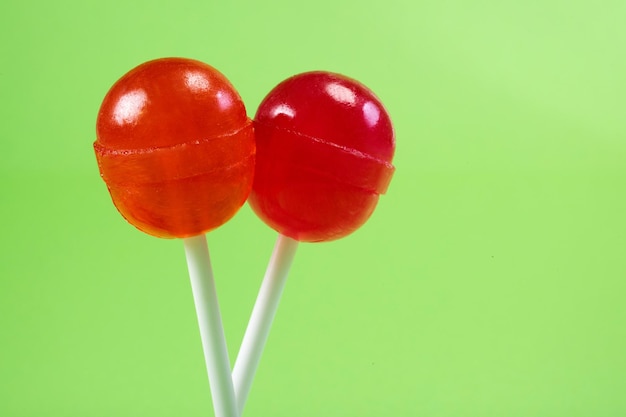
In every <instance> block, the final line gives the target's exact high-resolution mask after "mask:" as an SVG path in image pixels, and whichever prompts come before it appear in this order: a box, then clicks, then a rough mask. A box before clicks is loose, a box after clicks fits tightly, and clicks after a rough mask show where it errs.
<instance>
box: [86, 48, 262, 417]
mask: <svg viewBox="0 0 626 417" xmlns="http://www.w3.org/2000/svg"><path fill="white" fill-rule="evenodd" d="M96 130H97V139H96V142H95V143H94V148H95V151H96V158H97V160H98V166H99V168H100V175H101V176H102V178H103V179H104V181H105V182H106V184H107V187H108V189H109V192H110V194H111V198H112V199H113V203H114V204H115V206H116V207H117V209H118V210H119V212H120V213H121V214H122V216H124V218H126V220H128V221H129V222H130V223H131V224H132V225H134V226H135V227H137V228H138V229H139V230H142V231H144V232H146V233H149V234H151V235H154V236H157V237H164V238H174V237H178V238H184V239H183V242H184V245H185V251H186V256H187V264H188V267H189V275H190V278H191V285H192V290H193V296H194V302H195V305H196V313H197V316H198V324H199V327H200V335H201V338H202V345H203V349H204V356H205V361H206V366H207V371H208V374H209V382H210V385H211V393H212V397H213V406H214V408H215V415H216V417H238V416H239V413H238V410H237V405H236V403H235V394H234V390H233V383H232V379H231V370H230V362H229V359H228V351H227V349H226V341H225V338H224V329H223V326H222V320H221V315H220V312H219V306H218V302H217V294H216V291H215V283H214V280H213V273H212V271H211V264H210V259H209V252H208V248H207V243H206V239H205V236H204V233H205V232H207V231H209V230H212V229H215V228H216V227H218V226H220V225H222V224H223V223H224V222H226V221H227V220H228V219H230V218H231V217H232V216H234V215H235V213H236V212H237V211H238V210H239V208H240V207H241V206H242V205H243V203H244V202H245V201H246V198H247V197H248V194H249V193H250V189H251V187H252V177H253V173H254V158H255V144H254V132H253V128H252V123H251V121H250V119H248V117H247V115H246V109H245V107H244V105H243V102H242V100H241V98H240V97H239V94H237V92H236V91H235V89H234V87H233V86H232V85H231V84H230V82H229V81H228V80H227V79H226V77H224V76H223V75H222V74H221V73H220V72H218V71H217V70H216V69H215V68H213V67H211V66H209V65H207V64H204V63H202V62H198V61H194V60H190V59H183V58H165V59H157V60H154V61H150V62H146V63H144V64H142V65H139V66H138V67H136V68H134V69H133V70H131V71H130V72H128V73H127V74H126V75H124V76H123V77H122V78H121V79H120V80H119V81H117V82H116V83H115V84H114V85H113V87H112V88H111V90H110V91H109V92H108V94H107V95H106V97H105V98H104V101H103V103H102V106H101V108H100V112H99V114H98V121H97V126H96Z"/></svg>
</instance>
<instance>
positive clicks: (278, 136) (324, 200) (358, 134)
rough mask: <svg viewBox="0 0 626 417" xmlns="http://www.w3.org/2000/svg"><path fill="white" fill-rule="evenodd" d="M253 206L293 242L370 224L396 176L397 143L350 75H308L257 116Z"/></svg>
mask: <svg viewBox="0 0 626 417" xmlns="http://www.w3.org/2000/svg"><path fill="white" fill-rule="evenodd" d="M254 125H255V137H256V141H257V159H256V171H255V179H254V184H253V188H252V192H251V194H250V198H249V200H248V201H249V202H250V205H251V207H252V208H253V210H254V211H255V213H256V214H257V215H258V216H259V217H260V218H261V219H262V220H263V221H264V222H265V223H267V224H268V225H269V226H270V227H272V228H273V229H275V230H276V231H278V232H279V233H281V234H283V235H286V236H289V237H291V238H293V239H296V240H299V241H305V242H320V241H329V240H334V239H339V238H341V237H344V236H346V235H348V234H350V233H352V232H354V231H355V230H357V229H358V228H359V227H360V226H361V225H363V224H364V223H365V222H366V221H367V219H368V218H369V217H370V215H371V214H372V212H373V211H374V208H375V207H376V204H377V202H378V198H379V195H380V194H383V193H384V192H385V191H386V190H387V187H388V185H389V182H390V180H391V177H392V175H393V172H394V167H393V165H392V164H391V160H392V158H393V154H394V151H395V138H394V131H393V127H392V124H391V120H390V118H389V115H388V114H387V111H386V110H385V108H384V107H383V105H382V103H381V102H380V100H379V99H378V98H377V97H376V96H375V95H374V93H372V91H370V90H369V89H368V88H367V87H365V86H364V85H363V84H361V83H359V82H358V81H355V80H353V79H351V78H348V77H345V76H343V75H339V74H334V73H329V72H320V71H316V72H308V73H304V74H299V75H296V76H293V77H291V78H289V79H287V80H285V81H283V82H282V83H280V84H279V85H278V86H276V87H275V88H274V89H273V90H272V91H271V92H270V93H269V94H268V95H267V96H266V97H265V99H264V100H263V101H262V103H261V105H260V106H259V109H258V111H257V113H256V116H255V120H254Z"/></svg>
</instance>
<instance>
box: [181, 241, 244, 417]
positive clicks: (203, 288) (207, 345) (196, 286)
mask: <svg viewBox="0 0 626 417" xmlns="http://www.w3.org/2000/svg"><path fill="white" fill-rule="evenodd" d="M183 243H184V245H185V255H186V257H187V267H188V268H189V277H190V278H191V289H192V291H193V299H194V303H195V305H196V314H197V316H198V325H199V327H200V337H201V339H202V348H203V350H204V359H205V362H206V367H207V371H208V374H209V385H210V387H211V396H212V398H213V408H214V409H215V416H216V417H238V416H239V414H238V412H237V405H236V403H235V392H234V390H233V381H232V379H231V374H230V362H229V359H228V351H227V350H226V338H225V337H224V328H223V326H222V318H221V316H220V309H219V305H218V302H217V293H216V291H215V282H214V280H213V271H212V270H211V259H210V258H209V249H208V246H207V243H206V238H205V236H204V235H199V236H194V237H189V238H186V239H183Z"/></svg>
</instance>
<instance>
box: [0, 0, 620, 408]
mask: <svg viewBox="0 0 626 417" xmlns="http://www.w3.org/2000/svg"><path fill="white" fill-rule="evenodd" d="M625 21H626V2H624V1H623V0H614V1H603V0H596V1H591V0H587V1H565V0H545V1H496V0H482V1H480V0H479V1H464V0H445V1H441V0H429V1H420V0H417V1H410V0H404V1H402V0H389V1H385V2H383V1H378V2H367V1H363V0H361V1H356V0H352V1H345V2H342V1H331V0H323V1H311V2H297V1H288V2H287V1H284V2H280V1H273V0H268V1H263V2H249V3H245V2H227V1H219V2H218V1H210V0H209V1H206V0H205V1H190V0H179V1H175V2H166V1H137V2H132V1H121V0H112V1H106V2H90V1H86V2H85V1H63V0H61V1H55V2H44V1H39V2H19V1H17V0H8V1H4V2H2V3H1V4H0V42H1V45H2V55H1V58H0V59H1V60H2V61H1V63H2V65H1V66H0V94H1V98H2V100H1V104H0V114H1V121H0V186H1V193H0V219H1V220H0V222H1V223H0V224H1V226H2V235H1V237H0V415H1V416H10V417H13V416H15V417H22V416H24V417H26V416H47V417H48V416H52V417H54V416H81V417H83V416H94V417H98V416H118V417H122V416H150V417H158V416H185V417H193V416H210V415H211V413H212V411H211V399H210V395H209V391H208V382H207V379H206V371H205V369H204V362H203V358H202V350H201V346H200V338H199V334H198V329H197V324H196V319H195V313H194V308H193V302H192V297H191V290H190V285H189V280H188V277H187V271H186V265H185V259H184V253H183V247H182V243H181V242H180V241H175V240H160V239H156V238H152V237H149V236H147V235H144V234H142V233H140V232H138V231H137V230H135V229H134V228H133V227H131V226H129V225H128V224H127V223H125V221H124V220H123V219H122V218H121V216H120V215H119V214H118V213H117V212H116V210H115V208H114V207H113V205H112V204H111V201H110V198H109V196H108V194H107V191H106V188H105V185H104V183H103V182H102V181H101V179H100V178H99V176H98V170H97V166H96V161H95V157H94V154H93V150H92V142H93V141H94V139H95V120H96V115H97V112H98V108H99V105H100V102H101V100H102V98H103V97H104V95H105V93H106V92H107V90H108V88H109V87H110V86H111V85H112V84H113V82H115V81H116V80H117V79H118V78H119V77H120V76H121V75H122V74H124V73H125V72H126V71H128V70H129V69H131V68H132V67H134V66H136V65H138V64H139V63H141V62H144V61H147V60H150V59H153V58H158V57H164V56H183V57H189V58H195V59H199V60H201V61H205V62H207V63H209V64H211V65H213V66H215V67H216V68H218V69H219V70H220V71H222V72H223V73H224V74H226V75H227V76H228V77H229V78H230V80H231V81H232V82H233V84H234V85H235V86H236V87H237V89H238V90H239V92H240V94H241V96H242V97H243V99H244V101H245V103H246V105H247V107H248V109H249V112H250V114H251V115H252V114H254V112H255V111H256V108H257V105H258V103H259V102H260V101H261V99H262V98H263V96H264V95H265V94H266V93H267V92H268V91H269V90H270V89H271V88H272V87H273V86H274V85H276V84H277V83H278V82H279V81H281V80H283V79H284V78H286V77H288V76H290V75H293V74H296V73H298V72H302V71H308V70H314V69H324V70H330V71H335V72H340V73H344V74H346V75H349V76H351V77H354V78H357V79H359V80H361V81H362V82H363V83H365V84H366V85H368V86H369V87H371V88H372V89H373V90H374V91H375V92H376V93H377V94H378V95H379V96H380V98H381V99H382V100H383V102H385V104H386V106H387V108H388V110H389V112H390V114H391V116H392V118H393V120H394V123H395V127H396V133H397V156H396V159H395V160H394V163H395V165H396V167H397V172H396V175H395V178H394V180H393V182H392V184H391V187H390V189H389V192H388V194H387V195H385V196H384V197H382V198H381V201H380V204H379V206H378V208H377V211H376V213H375V214H374V216H373V217H372V218H371V219H370V221H369V222H368V224H366V225H365V226H364V227H363V228H362V229H360V230H359V231H358V232H357V233H355V234H353V235H351V236H350V237H348V238H346V239H343V240H340V241H337V242H332V243H327V244H303V245H301V247H300V249H299V252H298V255H297V257H296V260H295V263H294V266H293V269H292V273H291V276H290V279H289V282H288V283H287V288H286V290H285V294H284V297H283V301H282V303H281V306H280V308H279V311H278V315H277V319H276V322H275V324H274V327H273V329H272V333H271V335H270V339H269V343H268V345H267V348H266V351H265V354H264V356H263V359H262V362H261V366H260V368H259V372H258V375H257V378H256V380H255V383H254V385H253V387H252V392H251V395H250V398H249V402H248V406H247V408H246V412H245V415H247V416H285V417H293V416H303V417H304V416H324V417H333V416H337V417H338V416H342V417H343V416H358V417H370V416H371V417H374V416H376V417H379V416H422V417H427V416H433V417H434V416H437V417H443V416H450V417H458V416H463V417H470V416H476V417H488V416H498V417H500V416H507V417H515V416H520V417H528V416H533V417H557V416H567V417H575V416H584V417H589V416H593V417H601V416H607V417H616V416H621V415H626V395H624V391H625V390H626V354H625V351H626V323H625V321H626V303H625V302H624V299H625V292H626V284H625V283H624V279H625V278H626V259H625V249H626V220H625V216H624V214H625V213H626V197H625V185H626V164H625V162H626V115H625V110H626V99H625V97H626V54H625V53H624V45H626V25H624V22H625ZM274 239H275V233H274V232H273V231H271V230H269V229H268V228H267V227H266V226H265V225H264V224H262V223H261V222H260V221H259V220H258V219H257V218H256V217H255V216H254V214H253V213H252V211H251V210H250V209H249V208H248V207H247V206H246V207H244V208H243V209H242V210H241V212H240V213H239V214H238V215H237V216H235V218H234V219H232V220H231V221H230V222H229V223H228V224H226V225H225V226H223V227H222V228H220V229H219V230H217V231H215V232H212V233H210V235H209V237H208V240H209V247H210V249H211V256H212V259H213V264H214V269H215V274H216V280H217V286H218V292H219V296H220V303H221V308H222V314H223V317H224V325H225V330H226V336H227V339H228V343H229V351H230V355H231V358H234V356H235V355H236V352H237V349H238V346H239V343H240V341H241V337H242V335H243V331H244V329H245V325H246V323H247V319H248V315H249V313H250V310H251V308H252V304H253V302H254V298H255V295H256V292H257V289H258V286H259V284H260V280H261V278H262V275H263V272H264V269H265V265H266V263H267V260H268V259H269V255H270V253H271V250H272V246H273V242H274Z"/></svg>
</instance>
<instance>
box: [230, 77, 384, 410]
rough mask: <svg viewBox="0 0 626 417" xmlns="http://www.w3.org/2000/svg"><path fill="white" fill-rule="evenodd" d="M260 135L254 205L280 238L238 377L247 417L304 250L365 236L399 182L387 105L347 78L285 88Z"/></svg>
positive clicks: (260, 116)
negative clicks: (301, 246) (303, 245)
mask: <svg viewBox="0 0 626 417" xmlns="http://www.w3.org/2000/svg"><path fill="white" fill-rule="evenodd" d="M254 125H255V137H256V141H257V158H256V170H255V178H254V184H253V188H252V193H251V194H250V198H249V202H250V205H251V207H252V209H253V210H254V211H255V213H256V214H257V215H258V216H259V217H260V218H261V219H262V220H263V221H264V222H265V223H266V224H268V225H269V226H270V227H272V228H273V229H274V230H276V231H277V232H278V233H279V236H278V240H277V243H276V246H275V248H274V252H273V254H272V258H271V260H270V264H269V266H268V269H267V272H266V275H265V278H264V280H263V284H262V286H261V290H260V292H259V296H258V298H257V302H256V303H255V306H254V309H253V312H252V316H251V319H250V323H249V325H248V329H247V330H246V333H245V335H244V339H243V342H242V347H241V349H240V351H239V355H238V357H237V361H236V362H235V367H234V370H233V381H234V385H235V392H236V393H237V401H238V407H239V409H240V411H241V409H242V408H243V405H244V403H245V399H246V396H247V394H248V392H249V389H250V386H251V384H252V378H253V376H254V372H255V370H256V367H257V365H258V362H259V360H260V356H261V353H262V349H263V346H264V344H265V341H266V339H267V336H268V333H269V329H270V326H271V322H272V320H273V317H274V315H275V312H276V308H277V306H278V301H279V299H280V295H281V293H282V290H283V288H284V284H285V281H286V277H287V273H288V271H289V268H290V265H291V262H292V260H293V257H294V255H295V251H296V248H297V244H298V242H299V241H302V242H322V241H330V240H334V239H339V238H341V237H344V236H346V235H348V234H350V233H352V232H354V231H355V230H357V229H358V228H359V227H360V226H362V225H363V224H364V223H365V222H366V221H367V219H368V218H369V217H370V216H371V214H372V213H373V211H374V208H375V207H376V204H377V202H378V198H379V195H380V194H383V193H384V192H385V191H386V190H387V187H388V185H389V182H390V180H391V177H392V175H393V172H394V167H393V165H391V160H392V158H393V154H394V151H395V138H394V132H393V127H392V124H391V120H390V119H389V116H388V114H387V112H386V110H385V108H384V107H383V105H382V103H381V102H380V100H379V99H378V98H377V97H376V96H375V95H374V94H373V93H372V92H371V91H370V90H369V89H368V88H367V87H365V86H364V85H362V84H361V83H359V82H358V81H355V80H353V79H350V78H348V77H345V76H342V75H339V74H333V73H329V72H309V73H304V74H299V75H296V76H294V77H291V78H289V79H287V80H285V81H283V82H282V83H280V84H279V85H278V86H277V87H275V88H274V89H273V90H272V91H271V92H270V93H269V94H268V95H267V96H266V97H265V99H264V100H263V102H262V103H261V105H260V107H259V109H258V111H257V114H256V116H255V121H254Z"/></svg>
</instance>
